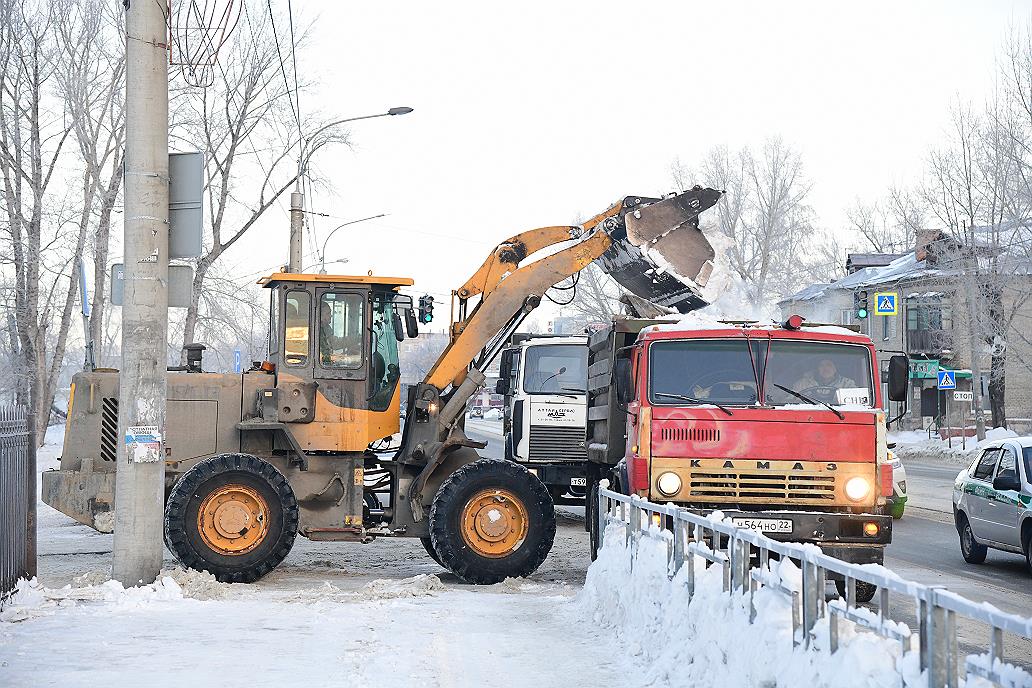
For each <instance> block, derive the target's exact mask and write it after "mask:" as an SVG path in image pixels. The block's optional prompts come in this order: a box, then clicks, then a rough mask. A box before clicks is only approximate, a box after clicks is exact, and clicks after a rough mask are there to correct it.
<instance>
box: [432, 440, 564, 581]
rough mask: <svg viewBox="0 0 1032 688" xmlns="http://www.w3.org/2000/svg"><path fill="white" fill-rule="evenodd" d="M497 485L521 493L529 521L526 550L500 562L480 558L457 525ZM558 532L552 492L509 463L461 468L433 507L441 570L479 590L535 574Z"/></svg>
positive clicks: (485, 461)
mask: <svg viewBox="0 0 1032 688" xmlns="http://www.w3.org/2000/svg"><path fill="white" fill-rule="evenodd" d="M492 483H494V484H498V485H500V486H503V487H505V488H506V489H510V490H515V491H519V492H520V493H521V494H520V495H518V496H520V497H521V499H522V500H523V501H524V506H525V507H526V509H527V512H528V515H529V520H530V523H529V525H528V532H527V537H526V539H525V540H524V541H523V544H522V545H521V546H520V547H519V548H518V549H517V550H515V552H514V553H513V554H512V555H510V556H508V557H505V558H500V559H487V558H484V557H480V556H478V555H477V554H476V553H475V552H473V550H471V549H470V548H469V546H468V545H466V544H465V542H464V541H463V539H462V535H461V534H460V533H459V529H458V528H457V525H456V524H457V521H458V518H459V514H460V513H461V511H462V509H463V507H464V505H465V502H466V500H468V499H470V498H471V497H472V496H473V494H475V493H476V492H477V491H478V490H480V489H483V488H484V487H486V486H489V485H490V484H492ZM555 528H556V526H555V507H554V506H553V504H552V499H551V497H550V496H549V494H548V489H547V488H546V487H545V485H544V484H543V483H542V482H541V481H540V480H538V478H537V476H535V475H533V474H532V473H531V472H530V471H528V470H527V469H526V468H524V467H523V466H520V465H519V464H515V463H512V462H511V461H505V460H504V459H480V460H478V461H474V462H472V463H468V464H466V465H465V466H462V467H461V468H459V469H458V470H456V471H455V472H454V473H452V474H451V475H450V476H448V478H447V479H446V480H445V481H444V483H442V485H441V488H440V489H439V490H438V492H437V495H436V496H435V497H434V501H433V505H432V506H431V507H430V539H431V541H432V545H433V549H434V551H435V552H436V554H437V556H438V558H439V561H440V563H441V565H442V566H444V567H446V568H448V569H449V570H451V572H452V573H454V574H455V575H456V576H458V577H459V578H461V579H462V580H464V581H466V582H469V583H473V584H474V585H493V584H495V583H501V582H502V581H503V580H505V579H506V578H523V577H526V576H529V575H530V574H532V573H534V572H535V571H536V570H537V569H538V567H539V566H541V564H542V563H543V562H544V561H545V558H546V557H547V556H548V553H549V552H550V551H551V550H552V544H553V543H554V542H555Z"/></svg>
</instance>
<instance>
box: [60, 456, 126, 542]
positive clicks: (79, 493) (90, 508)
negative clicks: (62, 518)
mask: <svg viewBox="0 0 1032 688" xmlns="http://www.w3.org/2000/svg"><path fill="white" fill-rule="evenodd" d="M42 488H43V489H42V497H43V501H44V502H45V503H46V504H48V505H49V506H52V507H53V508H55V509H57V510H58V511H60V512H61V513H63V514H65V515H67V516H71V517H72V518H74V519H75V520H76V521H78V522H79V523H82V524H83V525H87V526H90V527H91V528H95V529H97V530H99V531H100V532H102V533H110V532H112V531H113V530H114V528H115V511H114V509H115V472H114V471H92V470H80V471H68V470H57V471H45V472H44V473H43V481H42Z"/></svg>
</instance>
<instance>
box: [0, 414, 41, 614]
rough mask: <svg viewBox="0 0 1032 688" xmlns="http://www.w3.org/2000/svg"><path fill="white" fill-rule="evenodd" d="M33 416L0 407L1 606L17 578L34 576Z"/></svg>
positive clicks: (34, 465) (34, 462) (34, 471)
mask: <svg viewBox="0 0 1032 688" xmlns="http://www.w3.org/2000/svg"><path fill="white" fill-rule="evenodd" d="M34 427H35V423H34V422H33V416H32V415H31V414H29V413H27V412H26V410H25V409H24V408H19V407H0V606H2V605H3V603H4V601H6V599H7V596H8V595H9V594H10V592H11V590H12V589H13V588H14V586H15V584H16V583H17V582H18V579H19V578H30V577H32V576H35V575H36V442H35V440H34V431H33V428H34Z"/></svg>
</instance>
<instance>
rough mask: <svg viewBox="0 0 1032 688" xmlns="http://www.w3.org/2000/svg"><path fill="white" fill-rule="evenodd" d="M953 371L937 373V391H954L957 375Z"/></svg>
mask: <svg viewBox="0 0 1032 688" xmlns="http://www.w3.org/2000/svg"><path fill="white" fill-rule="evenodd" d="M956 372H957V371H955V370H940V371H939V389H956V388H957V375H956Z"/></svg>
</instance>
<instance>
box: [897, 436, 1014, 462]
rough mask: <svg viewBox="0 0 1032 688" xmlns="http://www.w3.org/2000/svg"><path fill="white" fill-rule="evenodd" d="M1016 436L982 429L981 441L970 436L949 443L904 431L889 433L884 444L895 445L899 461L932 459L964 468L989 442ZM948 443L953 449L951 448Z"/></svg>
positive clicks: (955, 438)
mask: <svg viewBox="0 0 1032 688" xmlns="http://www.w3.org/2000/svg"><path fill="white" fill-rule="evenodd" d="M1011 437H1018V433H1016V432H1014V431H1013V430H1008V429H1007V428H992V429H989V430H986V432H985V440H983V441H982V442H979V441H978V440H976V439H975V438H973V437H968V438H967V440H963V439H962V438H960V437H954V438H953V440H952V442H947V441H946V440H943V439H939V436H938V435H937V434H934V433H933V434H932V436H931V437H930V438H929V437H928V432H927V431H926V430H904V431H897V432H890V433H889V434H888V441H889V442H890V443H891V442H895V443H896V448H895V449H893V451H894V452H895V453H896V456H898V457H899V458H901V459H933V460H936V461H942V462H944V463H949V464H954V465H957V466H966V465H968V464H970V463H971V461H972V459H974V457H975V454H976V453H977V452H978V450H979V449H981V448H982V447H984V446H985V445H986V444H988V443H990V442H994V441H997V440H1004V439H1008V438H1011ZM950 444H952V445H953V446H952V447H951V446H950Z"/></svg>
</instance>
